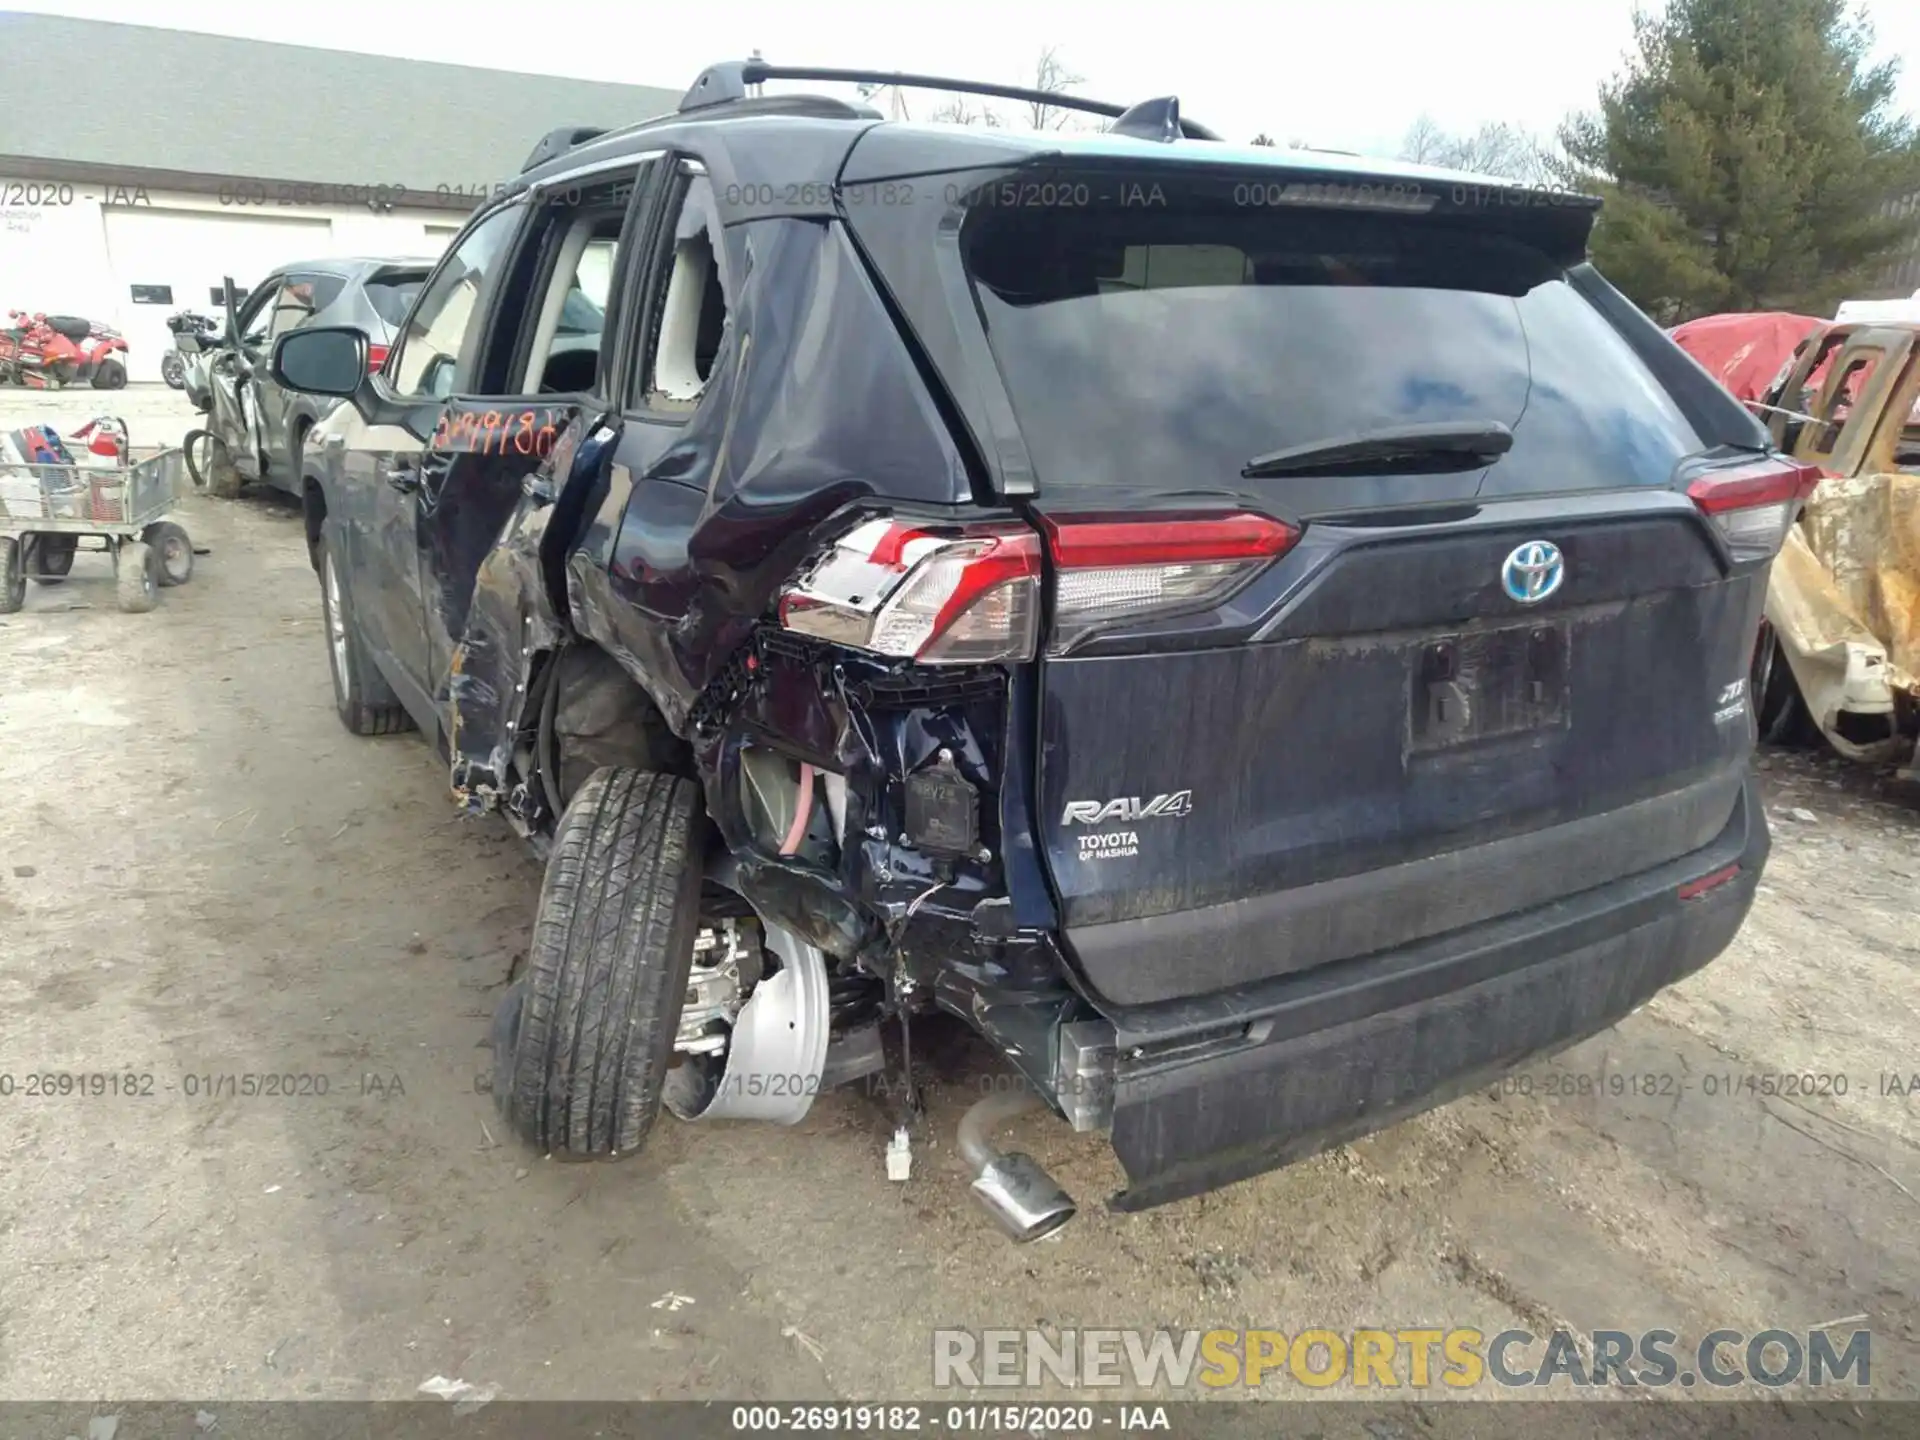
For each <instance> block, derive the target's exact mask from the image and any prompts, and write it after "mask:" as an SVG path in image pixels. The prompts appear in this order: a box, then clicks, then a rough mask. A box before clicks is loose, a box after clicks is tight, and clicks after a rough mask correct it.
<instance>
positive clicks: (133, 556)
mask: <svg viewBox="0 0 1920 1440" xmlns="http://www.w3.org/2000/svg"><path fill="white" fill-rule="evenodd" d="M113 585H114V592H115V594H116V595H117V596H118V597H119V600H120V608H121V609H122V610H124V611H126V612H127V613H128V614H129V615H144V614H146V612H147V611H149V610H151V609H153V607H154V606H155V605H157V604H159V603H160V557H159V555H157V554H156V553H155V552H154V551H153V549H152V548H151V547H150V546H148V545H147V544H146V543H145V542H143V541H140V540H128V541H127V542H125V543H124V544H123V545H121V546H120V548H119V549H118V550H116V551H114V552H113Z"/></svg>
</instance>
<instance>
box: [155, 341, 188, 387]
mask: <svg viewBox="0 0 1920 1440" xmlns="http://www.w3.org/2000/svg"><path fill="white" fill-rule="evenodd" d="M160 378H161V379H162V380H164V381H166V382H167V386H168V388H169V389H173V390H184V389H186V388H187V364H186V361H184V360H182V359H181V358H180V352H179V351H178V350H169V351H168V352H167V353H166V354H164V355H162V356H161V357H160Z"/></svg>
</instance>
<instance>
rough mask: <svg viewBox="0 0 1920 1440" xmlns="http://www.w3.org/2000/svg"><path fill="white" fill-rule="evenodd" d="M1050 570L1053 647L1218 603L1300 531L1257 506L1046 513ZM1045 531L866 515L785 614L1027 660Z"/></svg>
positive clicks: (947, 658) (802, 584) (805, 624)
mask: <svg viewBox="0 0 1920 1440" xmlns="http://www.w3.org/2000/svg"><path fill="white" fill-rule="evenodd" d="M1040 524H1041V527H1042V528H1043V529H1044V530H1045V532H1046V538H1047V545H1048V547H1049V549H1050V551H1051V553H1052V556H1053V561H1054V566H1055V568H1056V570H1057V571H1058V586H1057V590H1056V593H1055V596H1054V621H1053V636H1052V643H1051V646H1050V649H1051V651H1052V652H1053V653H1055V654H1059V653H1061V652H1063V651H1064V650H1066V649H1067V647H1068V646H1070V645H1071V644H1073V642H1074V641H1076V640H1079V639H1081V638H1083V637H1084V636H1086V635H1087V634H1089V633H1090V632H1092V631H1094V630H1097V629H1099V628H1101V627H1103V626H1107V625H1111V624H1115V623H1118V622H1122V621H1132V620H1141V619H1149V618H1152V617H1154V616H1156V615H1163V614H1173V613H1178V612H1184V611H1189V610H1199V609H1205V608H1206V607H1207V606H1209V605H1215V604H1218V603H1219V602H1220V601H1222V600H1224V599H1225V598H1226V597H1227V595H1228V594H1230V593H1231V592H1232V591H1233V590H1235V589H1237V588H1238V587H1239V586H1240V585H1241V584H1242V583H1243V582H1244V581H1245V580H1247V579H1248V578H1249V577H1251V576H1252V575H1254V574H1255V573H1257V572H1258V571H1260V570H1261V569H1263V568H1265V567H1266V566H1267V565H1269V564H1271V563H1272V562H1273V561H1274V560H1275V559H1276V558H1278V557H1279V556H1281V555H1284V554H1285V553H1286V552H1287V551H1288V550H1290V549H1292V548H1293V545H1294V544H1295V542H1296V541H1298V540H1299V538H1300V530H1299V527H1298V526H1294V525H1289V524H1287V523H1286V522H1284V521H1280V520H1272V519H1269V518H1268V517H1266V516H1264V515H1251V514H1245V513H1235V514H1220V513H1218V512H1214V513H1211V514H1201V515H1195V514H1166V513H1151V514H1139V513H1136V514H1132V515H1127V516H1124V517H1121V516H1110V515H1083V516H1075V515H1060V516H1046V517H1043V518H1042V519H1041V521H1040ZM1040 561H1041V551H1040V537H1039V536H1038V535H1036V534H1035V533H1034V532H1033V531H1032V530H1030V529H1028V528H1027V527H1026V526H1024V525H1020V524H1014V523H1009V524H994V525H976V526H968V527H964V528H961V529H957V530H953V531H950V532H947V533H941V532H939V531H937V530H933V529H928V528H923V527H921V526H916V525H913V524H909V523H907V522H905V521H899V520H871V521H868V522H867V523H866V524H864V525H861V526H859V527H858V528H857V529H855V530H853V531H852V532H850V533H849V534H847V535H846V536H844V537H842V538H841V540H840V541H839V542H838V543H836V544H835V545H834V547H833V549H832V550H830V551H828V552H827V554H826V555H825V556H824V557H822V558H821V559H820V560H819V561H818V562H816V563H815V564H814V565H813V566H812V567H811V568H810V569H809V570H807V571H806V572H805V573H803V574H802V575H801V576H800V577H799V578H798V579H797V580H795V581H794V583H792V584H791V585H789V586H788V587H787V589H786V590H785V591H784V592H783V593H782V595H781V597H780V610H779V613H780V623H781V624H782V625H783V626H785V627H786V628H787V629H789V630H793V631H797V632H799V633H801V634H807V635H816V636H818V637H820V638H821V639H824V640H831V641H834V642H835V643H837V644H841V645H850V646H853V647H855V648H857V649H861V650H870V651H874V652H876V653H878V654H881V655H895V656H900V657H902V658H908V659H913V660H917V661H919V662H920V663H922V664H926V665H982V664H991V663H996V662H1006V661H1020V660H1031V659H1032V658H1033V657H1034V653H1035V648H1036V644H1037V641H1038V635H1039V624H1040V575H1041V569H1040Z"/></svg>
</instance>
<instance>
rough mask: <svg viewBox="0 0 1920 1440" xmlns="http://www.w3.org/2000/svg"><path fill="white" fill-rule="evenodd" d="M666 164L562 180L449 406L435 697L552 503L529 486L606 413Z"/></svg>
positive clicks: (432, 611) (437, 542)
mask: <svg viewBox="0 0 1920 1440" xmlns="http://www.w3.org/2000/svg"><path fill="white" fill-rule="evenodd" d="M652 165H653V157H650V156H639V157H627V158H625V159H623V160H622V161H621V162H620V163H619V164H617V165H614V166H601V167H597V168H595V169H593V170H591V171H586V172H583V173H580V174H578V175H576V176H569V177H563V178H561V179H559V180H555V181H550V182H548V183H547V184H546V185H545V186H543V187H542V188H541V194H540V196H539V197H538V198H536V200H535V201H534V212H533V216H532V218H531V220H530V221H529V223H528V225H527V227H526V230H525V232H524V233H523V235H522V237H521V240H520V243H519V247H518V249H517V252H516V254H515V256H514V258H513V260H512V262H511V264H510V265H509V266H508V267H507V268H508V271H509V273H510V275H511V280H510V283H509V284H508V285H507V286H506V289H507V291H508V292H509V293H511V294H512V295H514V296H517V297H525V299H524V300H523V301H522V302H521V303H519V304H518V305H517V306H511V305H508V306H502V307H500V308H499V309H498V310H497V311H496V312H495V313H494V314H493V315H492V317H491V320H490V329H489V332H488V335H487V337H486V339H485V340H484V342H483V343H482V345H481V347H480V350H481V353H480V356H479V359H478V363H477V365H476V366H475V368H474V369H473V370H472V371H470V372H462V379H463V380H464V379H465V377H466V376H467V375H468V374H471V375H472V376H473V379H474V381H476V382H477V383H476V384H475V385H474V387H473V388H471V389H463V390H462V391H461V393H458V394H456V395H455V396H454V397H452V399H451V400H450V401H449V402H448V404H447V407H446V409H445V410H444V411H443V412H442V415H441V418H440V422H439V424H438V425H437V426H436V429H435V433H434V435H433V436H432V437H431V439H430V441H429V443H428V446H427V450H426V456H425V462H424V470H423V478H422V484H421V488H420V492H419V497H418V516H419V553H420V560H421V567H422V571H421V593H422V597H423V600H424V602H425V610H426V622H427V651H428V665H429V670H430V674H431V676H432V679H433V686H434V699H435V701H436V704H441V703H443V702H445V701H446V700H447V699H448V698H449V691H448V682H449V677H450V672H451V665H452V660H453V655H454V651H455V649H456V648H457V647H458V646H459V644H460V642H461V640H462V638H463V635H464V633H465V631H466V626H467V621H468V616H469V612H470V608H471V606H472V603H473V594H474V584H475V580H476V577H477V576H478V574H479V570H480V565H481V562H482V560H483V559H484V558H485V556H486V555H487V552H488V551H489V550H490V549H492V547H493V546H494V545H495V543H496V542H497V541H498V540H499V538H500V536H501V533H502V531H503V529H504V528H505V527H506V526H507V525H508V523H509V521H510V519H512V517H513V516H514V515H515V513H516V511H518V510H520V509H521V508H522V507H523V506H525V505H527V504H529V503H530V502H531V503H533V504H537V505H544V504H545V503H546V494H545V493H544V492H543V491H542V492H538V493H536V490H535V488H534V487H531V486H530V485H529V483H528V482H529V479H530V477H531V476H532V475H533V473H534V472H535V471H536V470H537V469H539V468H540V466H541V465H542V463H543V461H544V460H545V459H546V457H547V456H548V455H549V454H551V453H552V452H553V450H554V447H555V445H556V443H557V442H558V441H559V439H560V437H561V436H562V435H564V434H565V433H566V432H567V430H568V429H569V428H570V427H572V426H575V425H577V424H579V423H580V422H581V421H582V419H583V417H585V418H587V419H589V420H590V419H592V418H595V417H597V416H598V415H602V414H605V413H606V411H607V409H608V408H609V407H608V403H607V401H606V398H605V397H606V395H607V394H608V386H607V375H608V370H609V367H610V365H611V363H612V356H613V345H612V341H611V335H610V329H609V325H608V323H607V309H606V306H605V304H604V302H605V301H606V299H607V298H608V283H609V282H608V277H609V276H610V275H611V274H612V273H613V272H614V270H615V269H616V267H617V266H618V264H619V256H620V254H621V252H622V251H623V250H624V249H626V248H628V247H629V246H630V244H631V243H632V240H631V237H632V236H633V235H634V234H636V233H637V230H638V228H639V227H640V226H642V225H644V224H645V215H646V201H647V199H648V195H649V186H648V184H647V177H648V175H649V174H650V172H651V168H652Z"/></svg>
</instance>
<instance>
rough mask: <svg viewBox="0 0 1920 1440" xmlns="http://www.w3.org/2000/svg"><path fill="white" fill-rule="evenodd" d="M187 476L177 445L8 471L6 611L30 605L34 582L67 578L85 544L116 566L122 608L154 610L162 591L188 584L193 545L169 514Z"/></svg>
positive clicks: (3, 560)
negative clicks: (113, 459)
mask: <svg viewBox="0 0 1920 1440" xmlns="http://www.w3.org/2000/svg"><path fill="white" fill-rule="evenodd" d="M184 470H185V466H184V464H183V462H182V459H181V454H180V451H179V450H177V449H175V450H163V451H161V452H160V453H159V454H157V455H149V456H147V457H146V458H144V459H138V460H132V461H130V462H129V463H127V464H125V465H117V466H116V465H104V466H97V465H38V464H13V465H4V466H0V614H10V613H12V612H13V611H15V610H18V609H19V608H20V607H21V606H22V605H24V604H25V603H26V597H27V581H29V580H33V581H35V582H37V583H39V584H42V585H55V584H59V583H60V582H61V581H63V580H65V579H66V578H67V577H68V576H69V574H71V572H72V570H73V557H74V555H75V554H76V553H77V552H78V551H79V550H80V542H81V541H82V540H87V539H98V540H99V541H100V542H101V543H100V545H99V546H98V547H92V546H89V547H88V548H89V549H96V548H97V552H98V553H103V554H106V555H108V556H110V557H111V558H112V560H113V568H114V577H115V589H116V590H117V592H118V595H119V600H120V608H121V609H122V610H128V611H133V612H135V613H138V612H141V611H146V610H151V609H153V607H154V604H155V603H156V602H157V600H158V599H159V591H160V587H161V586H166V585H184V584H186V582H187V580H188V579H189V578H190V577H191V576H192V574H193V542H192V541H191V540H190V539H188V538H187V532H186V531H185V530H184V529H182V528H181V527H180V526H179V525H177V524H175V523H174V522H173V521H171V520H168V519H165V518H164V517H165V515H166V514H167V512H168V511H169V510H171V509H172V508H173V505H174V498H175V496H176V494H177V493H178V489H179V484H180V477H181V475H182V473H183V472H184Z"/></svg>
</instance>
